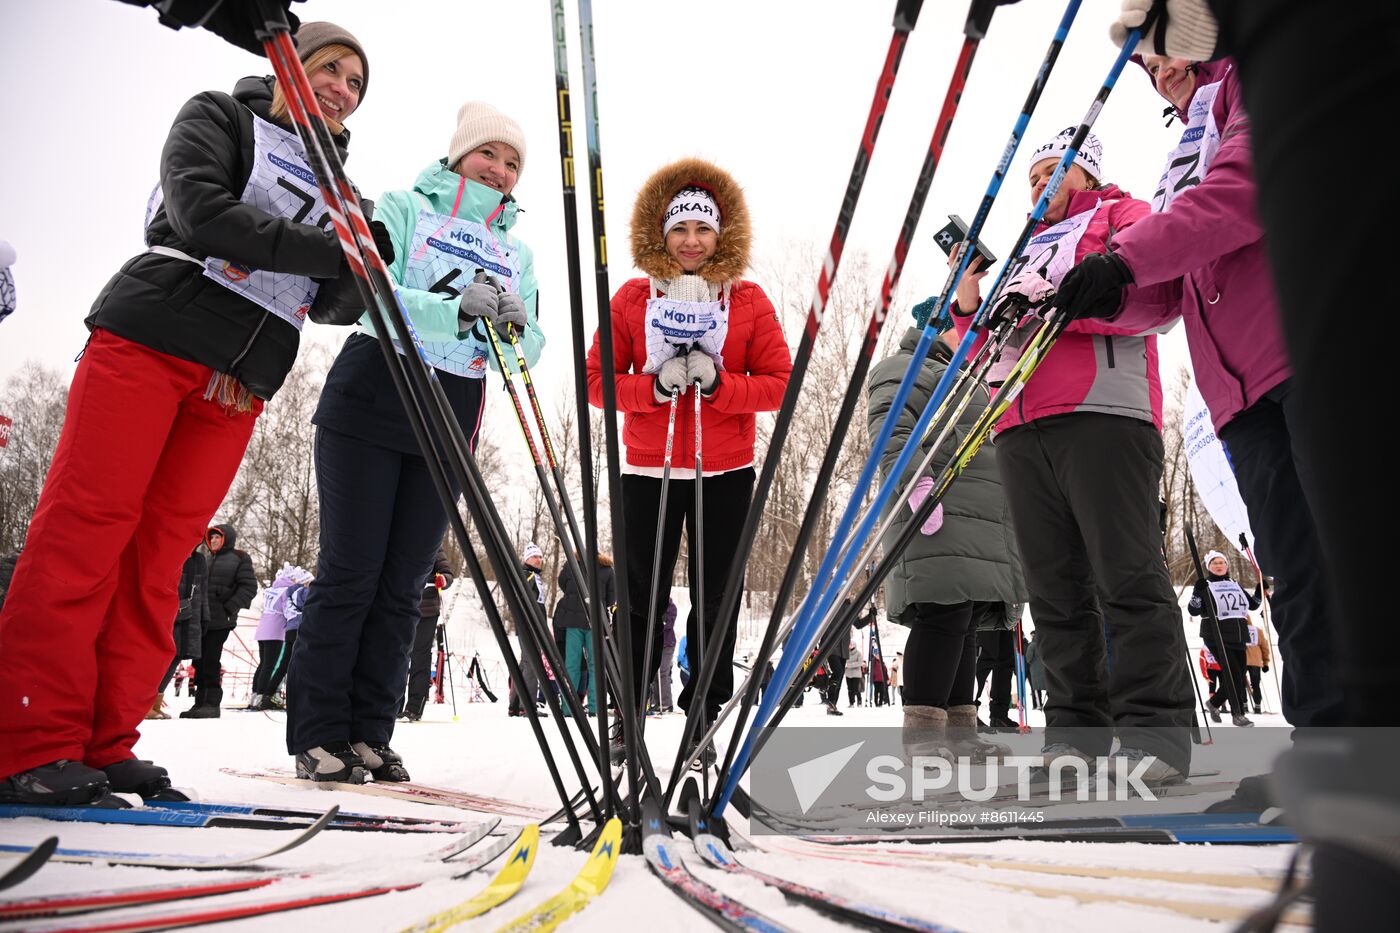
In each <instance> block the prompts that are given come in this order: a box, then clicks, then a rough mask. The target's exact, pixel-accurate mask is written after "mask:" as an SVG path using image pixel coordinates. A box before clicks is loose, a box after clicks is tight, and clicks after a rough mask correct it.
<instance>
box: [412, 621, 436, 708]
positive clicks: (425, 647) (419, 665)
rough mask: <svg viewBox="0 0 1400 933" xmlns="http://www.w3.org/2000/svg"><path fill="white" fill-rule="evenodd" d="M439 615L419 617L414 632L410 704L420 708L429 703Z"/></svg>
mask: <svg viewBox="0 0 1400 933" xmlns="http://www.w3.org/2000/svg"><path fill="white" fill-rule="evenodd" d="M438 618H439V615H438V613H433V614H432V615H430V616H419V617H418V627H417V628H416V629H414V630H413V647H412V649H410V651H409V656H408V694H407V696H408V703H409V705H412V704H413V703H414V701H415V700H416V701H417V702H418V705H419V707H420V708H421V707H422V704H424V703H426V702H428V683H429V680H430V676H429V675H431V674H432V672H433V636H434V635H436V634H437V627H438Z"/></svg>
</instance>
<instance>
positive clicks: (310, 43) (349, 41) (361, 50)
mask: <svg viewBox="0 0 1400 933" xmlns="http://www.w3.org/2000/svg"><path fill="white" fill-rule="evenodd" d="M292 41H294V42H295V43H296V46H297V57H298V58H300V59H301V60H302V63H303V64H305V62H306V60H307V59H309V58H310V57H311V56H312V55H313V54H314V53H315V52H317V51H318V50H320V49H323V48H325V47H326V46H328V45H345V46H349V47H350V48H352V49H354V50H355V54H356V55H358V56H360V64H361V65H363V66H364V69H365V80H364V84H363V85H362V86H361V87H360V103H361V104H363V103H364V102H365V95H366V94H367V93H369V56H368V55H366V54H365V47H364V46H362V45H360V40H359V39H356V38H355V37H354V36H353V35H351V33H350V30H348V29H346V28H345V27H344V26H337V25H336V24H335V23H323V22H315V23H302V24H301V28H300V29H298V30H297V34H296V36H295V37H294V38H293V40H292ZM357 106H358V105H357Z"/></svg>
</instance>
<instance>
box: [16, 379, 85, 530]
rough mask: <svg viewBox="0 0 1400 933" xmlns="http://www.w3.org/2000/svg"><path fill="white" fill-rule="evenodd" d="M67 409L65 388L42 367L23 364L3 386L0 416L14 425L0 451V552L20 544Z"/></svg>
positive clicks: (56, 443) (36, 500) (37, 502)
mask: <svg viewBox="0 0 1400 933" xmlns="http://www.w3.org/2000/svg"><path fill="white" fill-rule="evenodd" d="M67 407H68V386H67V384H66V383H65V381H64V380H63V378H62V377H61V376H60V375H59V374H58V372H57V371H56V370H53V369H50V368H48V367H46V366H41V365H39V364H38V363H26V364H25V366H24V367H23V368H22V369H21V370H20V371H19V372H18V373H16V374H15V375H14V376H11V377H10V379H9V381H8V382H6V383H5V392H4V395H3V397H0V414H2V415H6V416H8V417H9V418H11V419H12V420H13V421H14V425H13V426H12V427H11V430H10V437H9V442H8V444H7V445H6V446H5V447H3V448H0V553H5V554H8V553H10V552H12V551H15V550H17V549H18V548H19V547H20V546H21V545H22V544H23V543H24V536H25V534H26V533H27V532H28V531H29V521H30V518H31V517H32V516H33V514H34V509H35V507H36V506H37V505H38V504H39V493H40V491H41V490H42V489H43V488H44V480H45V478H46V477H47V476H48V474H49V466H50V464H52V462H53V454H54V449H55V448H56V447H57V446H58V437H59V433H60V431H61V430H62V428H63V418H64V413H65V411H66V409H67Z"/></svg>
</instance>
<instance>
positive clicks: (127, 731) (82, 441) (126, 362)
mask: <svg viewBox="0 0 1400 933" xmlns="http://www.w3.org/2000/svg"><path fill="white" fill-rule="evenodd" d="M297 42H298V53H299V55H300V56H301V59H302V62H303V64H304V65H305V67H306V70H307V73H308V76H309V77H310V80H311V86H312V88H313V90H314V91H315V93H316V100H317V102H318V104H319V106H320V108H321V111H322V114H323V115H324V116H325V117H326V120H327V123H328V124H329V125H330V129H331V131H332V132H333V133H335V134H336V135H337V144H338V146H339V147H340V148H341V150H342V152H343V150H344V148H345V146H346V145H347V143H348V140H349V135H348V133H347V132H346V131H345V128H344V123H345V120H346V119H347V118H348V117H349V116H350V115H351V114H352V113H353V112H354V111H355V109H356V108H357V107H358V106H359V103H360V101H361V99H362V97H363V95H364V92H365V88H366V85H367V82H368V75H369V71H368V65H367V62H366V59H365V55H364V52H363V49H362V47H361V46H360V43H359V42H358V41H357V40H356V39H355V38H354V37H353V36H351V35H350V34H349V33H348V32H346V31H345V30H344V29H341V28H340V27H338V26H334V25H331V24H329V23H307V24H305V25H304V26H302V28H301V29H300V31H299V32H298V34H297ZM325 214H326V208H325V206H324V204H323V203H322V202H321V200H320V195H319V188H318V187H317V185H316V182H315V177H314V175H313V174H312V173H311V170H310V169H309V167H308V166H307V164H306V161H305V158H304V157H303V152H302V148H301V145H300V143H299V142H298V141H297V138H296V136H295V134H294V133H293V130H292V125H291V122H290V121H289V119H288V117H287V113H286V103H285V101H284V100H283V98H282V96H281V94H280V92H279V89H278V88H277V86H276V82H275V81H274V80H273V79H272V78H245V79H243V80H242V81H240V82H238V84H237V85H236V87H235V88H234V91H233V93H232V94H225V93H222V92H218V91H207V92H204V93H202V94H197V95H195V96H194V97H193V98H191V99H190V100H189V101H188V102H187V103H186V104H185V106H184V107H183V108H182V109H181V110H180V113H179V115H178V116H177V117H176V118H175V123H174V125H173V126H172V127H171V129H170V134H169V136H168V137H167V139H166V142H165V147H164V149H163V151H162V153H161V164H160V186H159V188H158V189H157V191H156V193H155V194H154V195H153V196H152V198H151V203H150V206H149V208H148V211H147V224H146V245H147V249H146V251H145V252H143V253H141V254H140V255H138V256H136V257H135V258H133V259H131V260H129V261H128V262H127V263H126V264H125V265H124V266H123V267H122V268H121V270H120V271H118V272H117V274H116V275H115V276H113V278H112V279H111V281H110V282H108V283H107V286H106V287H105V288H104V289H103V290H102V293H101V294H100V295H99V296H98V298H97V301H96V303H95V304H94V305H93V309H92V312H91V313H90V314H89V315H88V318H87V324H88V327H89V328H90V329H91V330H92V335H91V337H90V338H89V339H88V344H87V347H86V349H85V350H84V351H83V354H82V359H81V362H80V363H79V365H78V368H77V371H76V373H75V374H74V376H73V385H72V389H71V390H70V392H69V396H68V409H67V414H66V415H65V419H64V425H63V433H62V436H61V438H60V441H59V445H58V449H57V451H56V452H55V455H54V460H53V468H52V469H51V470H50V471H49V475H48V479H47V481H46V482H45V485H44V491H43V493H42V495H41V497H40V500H39V505H38V508H37V509H36V510H35V512H34V517H33V521H32V523H31V525H30V527H29V534H28V540H27V544H26V547H25V551H24V556H23V557H22V558H21V560H20V562H19V565H18V567H16V569H15V578H14V582H13V585H12V586H11V589H10V592H9V594H8V596H7V599H6V603H5V610H4V613H3V614H0V652H3V655H4V657H5V676H4V678H0V801H5V802H23V803H52V804H82V803H87V802H90V801H93V800H96V799H98V798H100V797H102V796H103V795H104V794H106V793H107V792H108V791H109V790H111V791H123V792H134V793H142V794H147V795H149V794H155V793H160V792H161V791H163V790H165V789H166V788H168V787H169V778H168V777H167V776H166V773H165V770H164V769H163V768H159V767H157V766H155V765H152V764H150V763H145V762H141V761H139V760H138V759H136V757H135V755H134V753H133V751H132V749H133V746H134V745H135V744H136V740H137V738H138V734H137V731H136V729H137V725H138V724H139V723H140V721H141V719H142V717H143V716H144V715H145V713H146V712H147V710H149V709H150V702H151V690H152V689H153V688H154V687H155V686H156V685H157V684H158V683H159V682H160V679H161V675H162V674H163V673H164V672H165V669H166V666H167V665H168V664H169V663H170V657H171V655H172V654H173V646H172V643H171V625H170V620H171V619H173V618H174V617H175V613H176V608H177V597H176V592H175V590H176V581H177V580H178V579H179V571H180V565H181V563H182V562H183V561H184V560H185V558H186V556H187V555H188V554H189V552H190V548H191V547H192V546H193V545H194V544H195V543H196V542H197V541H198V540H199V539H200V536H201V535H202V534H203V532H204V528H205V525H206V523H207V522H208V521H209V518H210V516H211V515H213V513H214V510H215V509H216V508H218V505H219V503H220V502H221V501H222V499H223V497H224V494H225V493H226V492H227V491H228V487H229V485H230V484H231V483H232V481H233V477H234V474H235V473H236V472H237V470H238V464H239V461H240V460H241V458H242V456H243V451H244V449H245V448H246V447H247V444H248V439H249V438H250V436H251V435H252V431H253V423H254V420H255V419H256V418H257V416H258V414H259V412H261V410H262V406H263V403H264V402H265V401H266V400H268V399H270V398H272V396H273V394H274V393H275V392H276V391H277V389H278V388H279V387H280V386H281V385H282V381H283V379H284V378H285V377H286V375H287V371H288V370H289V369H290V368H291V366H292V362H293V360H294V358H295V356H296V352H297V344H298V341H299V339H300V333H299V332H300V328H301V324H302V322H303V321H304V320H305V318H306V317H308V316H311V317H313V318H315V319H318V320H319V319H322V314H321V312H322V310H325V311H330V310H333V308H331V307H326V304H327V302H329V301H330V299H332V298H335V297H336V296H335V295H333V294H331V293H333V292H337V291H338V290H336V289H326V290H325V291H326V295H322V296H319V298H320V299H321V300H320V301H318V294H317V293H318V290H319V283H320V282H321V281H324V280H328V279H337V278H338V277H339V272H340V270H341V269H342V267H343V266H342V263H343V260H342V258H341V250H340V247H339V245H338V243H337V240H336V237H335V235H334V232H333V231H331V230H330V229H329V221H328V219H327V218H326V217H325ZM347 279H348V275H347ZM355 316H358V313H357V314H356V315H355ZM56 657H62V658H63V659H64V663H63V664H61V665H56V664H55V663H54V658H56ZM99 659H100V663H99ZM75 685H76V686H75Z"/></svg>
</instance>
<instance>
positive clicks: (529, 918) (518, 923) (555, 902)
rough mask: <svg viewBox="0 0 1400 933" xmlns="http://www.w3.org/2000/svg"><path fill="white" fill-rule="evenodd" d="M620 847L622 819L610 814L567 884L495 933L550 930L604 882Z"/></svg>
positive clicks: (598, 889)
mask: <svg viewBox="0 0 1400 933" xmlns="http://www.w3.org/2000/svg"><path fill="white" fill-rule="evenodd" d="M621 848H622V821H621V820H619V819H618V818H617V817H613V818H612V819H610V820H608V822H607V823H606V825H604V826H603V832H602V833H601V834H600V835H599V836H598V842H597V843H596V844H595V845H594V846H593V854H592V855H590V856H589V857H588V861H587V862H584V863H583V868H581V869H580V870H579V873H578V874H577V875H575V876H574V880H573V881H570V882H569V886H568V887H566V888H565V889H564V890H562V891H560V892H559V893H558V894H556V895H554V896H553V897H551V898H550V899H549V900H547V901H545V902H544V903H543V904H541V905H540V906H538V907H536V908H535V909H534V910H532V911H530V912H529V913H527V914H523V915H521V916H519V917H516V918H515V919H514V920H512V921H511V922H510V923H508V924H506V925H505V926H503V927H501V928H500V929H499V930H497V931H496V933H525V931H527V930H530V931H545V930H552V929H554V928H555V927H557V926H558V925H559V924H561V923H563V922H564V921H565V920H567V919H568V918H569V917H570V916H572V915H573V914H575V913H577V912H578V911H580V910H583V908H585V907H587V906H588V902H589V901H591V900H592V899H593V898H594V897H596V896H597V895H598V894H599V893H600V892H601V891H602V890H603V889H604V888H606V887H607V886H608V880H609V879H610V878H612V873H613V869H614V868H616V867H617V856H618V854H619V850H620V849H621Z"/></svg>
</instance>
